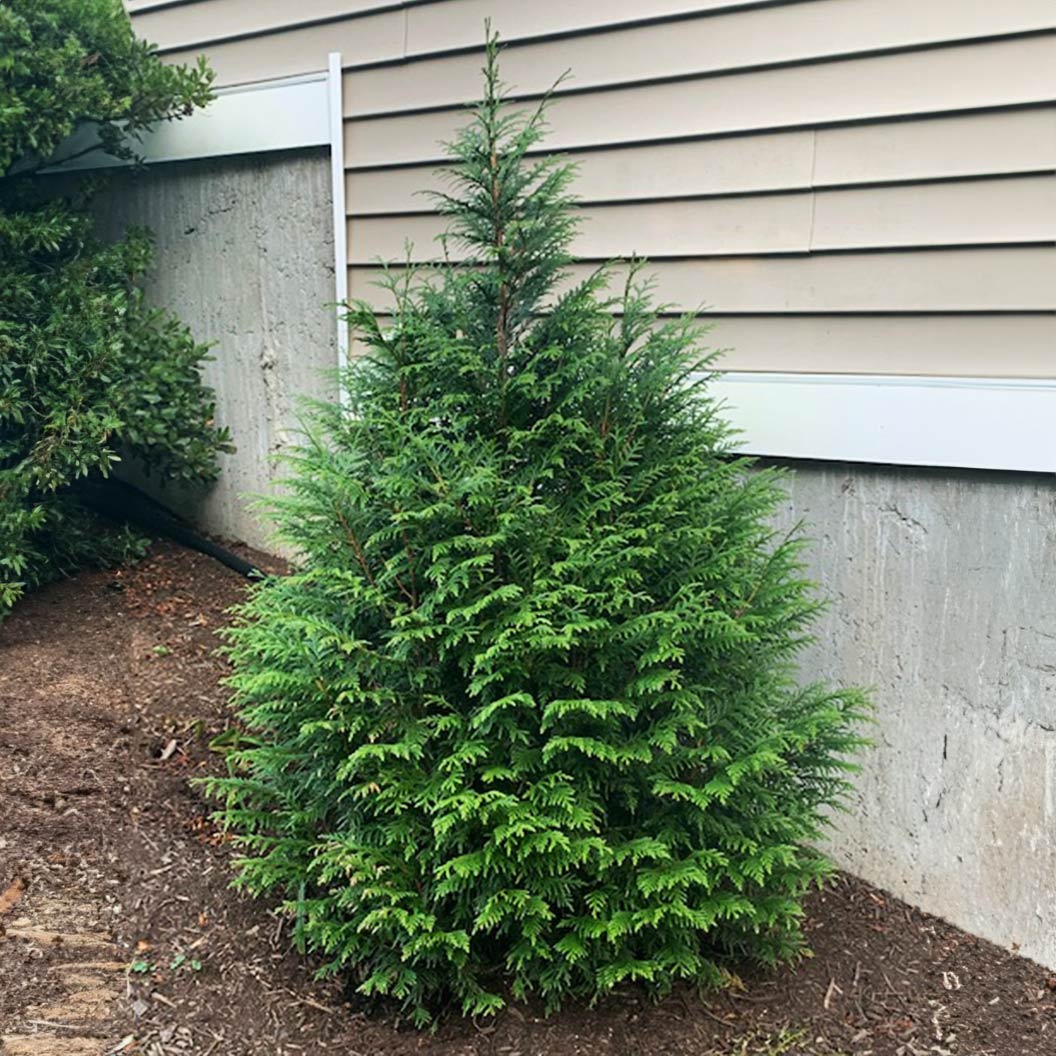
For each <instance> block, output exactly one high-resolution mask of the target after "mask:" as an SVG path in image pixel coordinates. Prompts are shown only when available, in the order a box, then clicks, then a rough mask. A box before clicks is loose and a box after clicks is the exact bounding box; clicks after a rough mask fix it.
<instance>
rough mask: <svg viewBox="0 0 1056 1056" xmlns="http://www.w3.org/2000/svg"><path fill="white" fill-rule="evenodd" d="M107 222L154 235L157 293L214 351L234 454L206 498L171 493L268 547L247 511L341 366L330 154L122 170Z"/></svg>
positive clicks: (173, 499) (213, 374)
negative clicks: (301, 408) (304, 411)
mask: <svg viewBox="0 0 1056 1056" xmlns="http://www.w3.org/2000/svg"><path fill="white" fill-rule="evenodd" d="M98 214H99V217H100V220H101V222H102V227H103V229H104V231H105V232H106V233H108V234H110V235H118V234H120V233H121V231H122V230H123V229H124V228H125V227H126V226H128V225H129V224H146V225H147V226H149V227H150V228H152V229H153V231H154V233H155V236H156V240H157V254H156V267H155V271H154V274H153V275H152V276H151V278H150V280H149V283H148V292H149V294H150V296H151V299H152V300H153V301H154V303H156V304H158V305H162V306H164V307H167V308H170V309H172V310H173V311H174V312H175V313H176V314H177V315H178V316H179V317H180V318H181V319H182V320H183V321H184V322H185V323H186V324H187V325H188V326H190V328H191V330H192V332H193V333H194V335H195V337H197V338H198V339H199V340H200V341H204V342H209V343H212V344H213V346H214V347H213V350H212V355H213V356H214V361H213V362H211V363H209V364H208V366H207V367H206V370H205V375H206V380H207V381H208V382H209V384H210V385H212V386H213V388H214V389H215V390H216V395H217V417H218V420H219V421H220V423H221V424H223V425H226V426H228V427H229V429H230V430H231V434H232V439H233V441H234V443H235V445H236V446H237V448H238V450H237V452H236V453H235V454H234V455H228V456H225V457H224V460H223V473H222V476H221V479H220V481H219V483H218V484H217V485H216V486H215V487H214V488H213V489H212V490H211V492H210V493H209V494H208V495H207V496H204V497H195V498H194V499H192V498H190V497H188V496H174V495H173V494H172V493H171V492H169V493H168V494H167V495H163V496H162V497H163V498H164V499H165V501H167V502H169V503H170V504H173V505H180V506H182V508H183V512H184V513H185V514H187V515H188V516H190V517H192V518H193V519H194V520H196V521H197V522H198V523H199V524H201V525H203V526H204V527H205V528H206V529H208V530H209V531H211V532H215V533H217V534H220V535H223V536H227V537H229V538H234V539H239V540H243V541H245V542H248V543H251V544H253V545H255V546H260V547H265V548H269V547H268V536H269V529H268V527H267V526H266V525H265V524H262V522H261V519H260V517H259V515H257V514H255V513H254V512H253V511H252V510H250V509H249V508H248V503H249V501H250V499H251V497H252V496H253V495H256V494H259V493H261V492H264V491H268V490H269V489H270V487H271V485H272V482H273V480H274V478H275V477H276V475H281V472H282V471H281V468H276V467H275V466H274V465H273V463H272V461H271V458H272V456H273V455H274V454H275V453H276V451H278V450H279V449H280V448H281V447H282V446H283V444H284V442H286V441H287V440H288V439H289V438H290V437H291V435H292V434H293V433H294V432H295V431H296V421H297V400H298V398H299V397H300V396H301V395H308V396H317V397H321V396H332V395H334V388H335V387H334V385H333V382H332V381H331V380H330V379H328V378H326V377H324V375H323V372H324V371H326V370H330V369H332V368H333V367H335V366H336V365H337V362H338V352H337V325H336V321H335V317H334V311H333V309H332V308H331V307H328V305H329V304H331V303H332V302H333V300H334V258H333V221H332V218H331V206H330V163H329V156H328V154H327V152H326V151H317V150H310V151H297V152H289V153H282V154H274V155H257V156H251V157H232V158H222V159H216V160H208V161H189V162H179V163H173V164H168V165H156V166H150V167H149V168H147V169H146V170H145V171H143V172H140V173H131V172H125V173H120V174H118V175H117V176H116V177H114V178H113V182H112V184H111V185H110V186H109V188H108V189H107V190H106V192H105V193H104V194H103V196H102V197H101V199H100V200H99V203H98ZM270 548H271V549H274V547H270Z"/></svg>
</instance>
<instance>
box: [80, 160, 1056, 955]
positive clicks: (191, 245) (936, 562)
mask: <svg viewBox="0 0 1056 1056" xmlns="http://www.w3.org/2000/svg"><path fill="white" fill-rule="evenodd" d="M100 209H101V213H102V216H103V218H104V220H105V223H106V226H107V227H108V228H109V229H110V231H111V232H112V233H114V232H116V231H118V230H119V229H120V228H121V227H123V226H124V225H126V224H128V223H146V224H148V225H149V226H151V227H152V228H153V229H154V231H155V233H156V236H157V244H158V267H157V270H156V274H155V275H154V277H153V279H152V280H151V283H150V290H151V294H152V295H153V297H154V299H155V300H156V301H157V303H159V304H162V305H165V306H167V307H169V308H172V309H173V310H175V311H176V312H177V314H179V315H180V317H181V318H182V319H183V320H184V321H186V322H187V323H188V324H189V325H190V326H191V328H192V330H193V331H194V333H195V334H196V335H197V336H198V337H199V338H200V339H201V340H204V341H211V342H215V348H214V355H215V357H216V360H215V362H213V363H211V364H210V365H209V367H208V370H207V376H208V380H209V381H210V383H211V384H212V385H213V386H214V387H215V389H216V391H217V399H218V407H219V418H220V420H221V421H222V422H223V423H225V424H227V425H228V426H230V428H231V430H232V433H233V436H234V440H235V442H236V443H237V444H238V448H239V450H238V453H237V454H235V455H233V456H230V457H228V458H227V459H226V460H225V465H224V472H223V477H222V479H221V481H220V483H219V485H218V486H217V487H216V488H215V489H214V490H213V492H212V493H211V494H210V495H209V496H208V497H207V498H206V499H205V500H204V502H202V503H201V504H200V507H199V508H198V509H197V510H194V509H188V510H187V511H186V512H188V513H189V514H191V515H192V516H197V519H198V520H199V521H200V523H202V524H204V525H205V527H207V528H208V529H210V530H212V531H215V532H218V533H220V534H223V535H227V536H232V537H235V538H239V539H243V540H245V541H247V542H250V543H253V544H256V545H258V546H264V547H267V545H268V538H267V529H266V527H265V526H262V524H261V523H260V521H259V518H258V517H257V516H256V515H255V514H253V513H252V511H250V510H248V509H247V504H246V497H247V495H249V494H252V493H258V492H261V491H265V490H267V489H268V488H269V486H270V485H271V484H272V482H273V479H274V476H275V473H276V471H275V469H274V467H273V466H272V465H271V464H270V462H269V457H270V456H271V455H273V454H274V453H275V452H276V451H277V450H278V449H279V448H280V447H281V446H282V444H283V443H284V441H286V440H287V439H288V438H289V437H290V435H291V433H292V432H293V431H294V430H295V423H296V417H295V402H296V398H297V396H298V395H299V394H301V393H305V394H312V395H317V396H322V395H327V396H332V395H333V392H332V391H330V389H331V386H332V383H331V382H329V381H327V380H325V379H324V378H323V377H322V375H321V373H320V372H321V371H323V370H326V369H328V368H331V367H332V366H334V365H335V364H336V361H337V351H336V326H335V321H334V316H333V312H332V310H330V309H329V308H327V307H326V304H327V302H329V301H330V300H331V299H332V297H333V257H332V243H331V220H330V215H331V214H330V184H329V168H328V162H327V158H326V155H325V153H323V152H303V153H296V154H284V155H274V156H270V157H252V158H237V159H223V160H218V161H207V162H188V163H181V164H175V165H167V166H157V167H154V168H151V169H149V170H148V171H147V172H146V173H145V174H143V175H138V176H133V175H131V174H125V175H122V176H120V177H119V178H118V179H117V181H116V183H115V185H114V186H113V188H112V189H111V190H110V191H109V192H108V194H107V196H106V197H105V199H104V201H103V203H102V204H101V206H100ZM789 487H790V498H789V503H788V506H787V508H786V509H785V510H784V511H783V512H782V515H781V518H780V519H781V520H782V521H784V522H785V523H786V524H791V523H792V522H793V521H794V520H797V519H800V518H802V519H805V520H806V521H807V522H808V530H809V534H810V535H811V536H812V537H813V538H814V539H815V540H816V544H815V546H814V547H813V548H812V550H811V551H810V556H809V561H810V568H811V574H812V575H813V577H814V578H815V579H816V580H817V582H818V583H819V584H820V585H821V588H822V591H823V593H824V594H825V595H826V596H827V597H828V598H829V599H831V607H830V608H829V610H828V611H827V613H826V614H825V615H824V616H823V617H822V619H821V620H820V622H819V624H818V627H817V637H818V640H817V643H816V644H815V645H814V646H813V647H812V648H811V649H810V650H809V651H808V652H807V653H806V654H805V656H804V658H803V666H804V672H805V674H806V675H807V676H808V677H818V678H821V679H824V680H825V681H829V682H834V683H843V684H858V685H863V686H866V687H871V688H872V690H873V696H874V700H875V702H876V719H877V724H876V726H875V729H874V730H873V736H874V739H875V741H876V746H875V748H874V749H872V750H871V751H870V752H868V753H867V754H866V755H865V756H864V758H863V769H862V772H861V774H860V775H859V777H858V779H857V801H856V802H855V804H854V806H853V810H852V812H851V813H849V814H847V815H844V816H840V817H838V818H837V819H836V821H835V828H834V830H833V834H832V838H831V841H830V844H829V848H828V849H829V851H830V853H831V854H832V855H833V857H834V858H835V859H836V861H837V862H838V863H839V864H840V865H841V866H843V867H844V868H846V869H848V870H849V871H851V872H853V873H856V874H858V875H859V876H862V877H865V878H867V879H869V880H871V881H872V882H874V883H876V884H878V885H880V886H881V887H884V888H886V889H888V890H890V891H892V892H893V893H895V894H897V895H899V896H900V897H902V898H904V899H906V900H908V901H910V902H912V903H915V904H917V905H919V906H922V907H923V908H925V909H927V910H930V911H932V912H934V913H937V914H939V915H940V916H943V917H945V918H947V919H948V920H950V921H952V922H954V923H956V924H958V925H960V926H961V927H963V928H965V929H967V930H968V931H971V932H974V933H976V934H978V935H982V936H984V937H986V938H989V939H991V940H993V941H994V942H997V943H999V944H1001V945H1004V946H1006V947H1007V946H1011V945H1012V944H1018V945H1019V947H1020V949H1021V951H1022V952H1023V953H1024V954H1026V955H1028V956H1030V957H1033V958H1035V959H1036V960H1038V961H1040V962H1042V963H1044V964H1047V965H1049V966H1051V967H1053V968H1056V483H1054V481H1053V480H1052V479H1050V478H1039V477H1030V476H1026V475H1015V474H1003V475H1002V474H984V473H966V472H956V471H948V470H935V471H929V470H908V469H902V470H900V469H892V468H885V467H864V466H847V465H840V464H832V463H830V464H806V465H798V466H796V467H794V474H793V476H792V477H791V479H790V482H789Z"/></svg>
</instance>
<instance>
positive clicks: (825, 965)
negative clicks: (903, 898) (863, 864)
mask: <svg viewBox="0 0 1056 1056" xmlns="http://www.w3.org/2000/svg"><path fill="white" fill-rule="evenodd" d="M256 557H257V559H258V560H261V558H260V555H256ZM243 589H244V581H243V580H241V579H239V578H238V577H237V576H236V575H234V574H233V573H230V572H228V571H227V570H226V569H224V568H223V567H221V566H220V565H217V564H216V563H214V562H212V561H209V560H208V559H206V558H203V557H199V556H197V555H193V554H189V553H187V552H185V551H182V550H179V549H177V548H175V547H173V546H171V545H168V544H158V545H156V546H155V547H154V549H153V550H152V551H151V554H150V556H149V557H148V559H147V560H146V561H144V562H143V563H142V564H140V565H139V566H137V567H135V568H132V569H128V570H123V571H119V572H100V573H89V574H85V575H81V576H79V577H78V578H77V579H75V580H73V581H71V582H67V583H61V584H56V585H54V586H52V587H50V588H48V589H45V590H42V591H39V592H38V593H36V594H35V595H33V596H32V597H29V598H27V599H25V600H24V601H23V602H22V603H20V605H19V606H18V608H17V611H16V612H15V613H14V614H13V615H12V617H11V618H10V619H9V620H8V621H7V622H6V623H5V624H3V625H2V626H0V930H3V931H4V934H3V935H0V1037H2V1038H3V1041H0V1051H3V1052H5V1053H8V1054H11V1056H27V1054H45V1056H94V1054H102V1053H106V1052H115V1053H116V1052H120V1053H124V1054H129V1056H132V1054H146V1056H168V1054H175V1053H197V1054H200V1056H213V1054H215V1056H243V1054H245V1056H250V1054H252V1056H282V1054H300V1053H311V1054H314V1053H326V1052H334V1053H342V1054H345V1056H357V1054H358V1056H395V1054H411V1053H433V1054H442V1056H455V1054H467V1056H469V1054H474V1056H537V1054H538V1056H543V1054H546V1056H572V1054H576V1056H594V1054H601V1053H619V1054H620V1056H634V1054H649V1056H654V1054H657V1056H659V1054H680V1056H712V1054H714V1056H749V1054H753V1053H754V1054H769V1056H779V1054H782V1053H792V1054H813V1056H834V1054H838V1053H839V1054H845V1056H868V1054H873V1056H922V1054H929V1056H984V1054H985V1056H1035V1054H1036V1056H1042V1054H1045V1056H1051V1054H1053V1053H1056V978H1053V977H1052V973H1049V972H1046V971H1044V970H1043V969H1041V968H1039V967H1038V966H1037V965H1035V964H1033V963H1031V962H1029V961H1026V960H1024V959H1022V958H1019V957H1017V956H1015V955H1014V954H1012V953H1010V952H1007V951H1004V950H1001V949H999V948H997V947H995V946H992V945H990V944H988V943H986V942H983V941H981V940H978V939H975V938H972V937H971V936H969V935H966V934H965V933H964V932H961V931H959V930H958V929H956V928H954V927H951V926H950V925H948V924H946V923H944V922H943V921H941V920H937V919H935V918H933V917H929V916H928V915H926V914H924V913H921V912H918V911H917V910H915V909H913V908H911V907H909V906H907V905H905V904H904V903H902V902H899V901H898V900H897V899H895V898H893V897H891V896H889V895H886V894H884V893H883V892H880V891H877V890H875V889H873V888H871V887H870V886H868V885H867V884H864V883H862V882H861V881H858V880H854V879H852V878H850V877H842V878H841V879H840V880H839V881H838V882H837V883H836V884H835V885H834V886H833V887H832V888H831V889H829V890H828V891H826V892H825V893H822V894H818V895H816V896H814V897H813V898H812V899H811V900H810V903H809V907H808V908H809V932H810V941H811V944H812V946H813V948H814V951H815V955H814V956H813V957H812V958H811V959H809V960H806V961H804V962H803V963H802V964H801V965H800V966H798V968H796V969H795V970H782V971H779V972H776V973H773V974H771V975H766V974H757V975H755V976H753V977H748V978H746V979H745V988H744V989H743V990H737V991H730V992H726V993H722V994H718V995H714V996H712V997H711V998H710V999H709V1000H708V1001H707V1002H704V1001H702V1000H700V999H699V998H697V997H696V996H695V995H693V994H690V993H688V992H687V993H683V994H677V995H675V996H674V997H672V998H669V999H668V1000H666V1001H664V1002H662V1003H660V1004H659V1005H654V1004H652V1003H650V1002H649V1001H648V1000H647V999H645V998H644V997H643V996H642V995H641V994H640V993H638V992H636V991H633V990H632V991H628V992H626V993H623V994H621V995H619V996H618V997H616V998H613V999H612V1000H609V1001H607V1002H605V1003H604V1004H603V1005H602V1006H600V1007H597V1008H594V1009H589V1008H582V1007H577V1008H569V1009H568V1010H566V1011H564V1012H562V1013H561V1014H559V1015H557V1016H555V1017H553V1018H552V1019H549V1020H546V1019H543V1018H542V1017H541V1015H540V1014H539V1011H538V1010H537V1009H535V1008H532V1007H526V1006H524V1007H512V1008H510V1009H509V1010H508V1011H507V1012H505V1013H504V1014H502V1015H501V1016H499V1017H498V1018H496V1019H494V1020H488V1021H483V1022H476V1023H473V1022H466V1021H464V1020H459V1019H453V1020H450V1021H448V1022H446V1023H444V1024H443V1025H442V1026H441V1027H440V1029H439V1030H438V1032H437V1033H436V1034H434V1035H430V1034H424V1035H420V1034H417V1033H415V1032H413V1031H411V1030H409V1029H408V1028H407V1027H406V1026H404V1025H401V1024H398V1023H396V1022H394V1020H393V1018H392V1016H391V1014H386V1013H379V1014H374V1015H368V1014H366V1013H365V1012H363V1011H362V1010H360V1009H359V1007H358V1006H356V1005H355V1004H349V1003H347V1002H346V1000H345V996H344V995H343V993H342V991H341V987H340V984H339V983H336V982H330V983H318V982H315V981H313V969H314V964H313V962H312V960H311V959H310V958H302V957H300V956H298V955H297V954H296V953H295V952H293V951H292V950H291V948H290V942H289V925H288V922H287V921H286V920H285V919H283V918H282V917H281V916H278V915H276V914H275V913H274V912H273V911H272V909H271V907H269V906H268V905H266V904H262V903H261V902H259V901H256V900H253V899H250V898H248V897H247V896H244V895H240V894H238V893H236V892H234V891H232V890H231V889H230V888H229V886H228V881H229V878H230V875H231V874H230V871H229V868H228V858H229V855H230V848H229V847H228V846H227V845H226V844H225V843H224V841H223V839H222V837H221V836H220V835H219V834H218V833H217V832H216V831H215V829H214V828H213V826H212V825H211V823H210V822H209V820H208V816H207V815H208V806H207V804H206V803H204V802H203V800H202V798H201V796H200V794H199V793H198V792H197V791H195V790H194V789H193V788H192V787H191V786H190V785H189V783H188V779H189V778H190V777H193V776H195V775H201V774H203V773H206V772H208V771H209V769H210V768H211V767H215V766H216V765H217V761H216V759H215V757H213V756H211V755H210V753H209V751H208V749H207V747H206V745H207V742H208V741H209V739H210V738H211V737H212V736H214V735H215V734H216V733H218V732H220V731H221V730H223V729H224V728H225V727H226V725H227V723H228V721H229V716H228V714H227V712H226V711H225V704H224V692H223V690H222V688H221V687H220V686H219V684H218V680H219V679H220V678H221V677H222V675H223V673H224V665H223V662H222V661H221V660H220V659H218V658H217V657H216V655H215V654H214V648H215V645H216V639H215V636H214V632H215V629H216V628H217V627H218V626H220V625H221V624H222V623H223V621H224V619H225V616H224V612H225V609H226V608H227V606H229V605H230V604H232V603H233V602H234V601H236V600H237V599H238V598H239V596H240V595H241V593H242V591H243Z"/></svg>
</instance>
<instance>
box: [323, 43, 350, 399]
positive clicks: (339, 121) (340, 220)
mask: <svg viewBox="0 0 1056 1056" xmlns="http://www.w3.org/2000/svg"><path fill="white" fill-rule="evenodd" d="M328 62H329V67H328V70H327V100H328V102H327V114H328V118H329V129H328V134H329V143H330V187H331V199H332V201H333V209H334V294H335V296H334V300H335V301H336V302H337V308H336V311H337V355H338V367H345V366H347V365H348V357H349V347H350V340H349V333H348V324H347V323H346V322H345V320H344V311H345V310H344V303H345V302H346V301H347V300H348V216H347V210H346V209H345V127H344V103H343V100H342V96H341V76H342V74H341V52H339V51H332V52H330V55H329V57H328ZM340 392H341V399H342V401H343V400H344V399H345V397H346V395H347V394H346V392H345V387H344V385H341V387H340Z"/></svg>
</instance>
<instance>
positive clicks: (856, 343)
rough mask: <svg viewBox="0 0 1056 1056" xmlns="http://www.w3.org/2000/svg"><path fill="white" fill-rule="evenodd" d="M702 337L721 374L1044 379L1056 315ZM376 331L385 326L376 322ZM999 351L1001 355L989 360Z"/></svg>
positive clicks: (782, 328)
mask: <svg viewBox="0 0 1056 1056" xmlns="http://www.w3.org/2000/svg"><path fill="white" fill-rule="evenodd" d="M706 321H707V322H710V323H712V324H713V326H712V328H711V330H710V331H709V332H707V333H706V334H705V337H704V339H703V343H704V345H705V346H707V347H711V348H713V349H717V350H723V354H722V356H721V365H722V367H723V369H725V370H734V371H761V372H777V373H784V372H787V371H788V364H789V362H790V361H792V362H795V363H796V364H800V365H802V369H803V370H809V371H812V372H815V373H818V374H848V373H859V374H898V375H910V376H912V375H920V374H939V375H961V376H968V377H981V378H1031V377H1036V376H1037V375H1038V374H1039V373H1041V374H1045V373H1050V374H1051V364H1052V354H1053V349H1054V348H1056V315H1053V314H1051V313H1041V312H1039V313H1036V314H1032V315H1025V314H1024V315H1008V314H1005V313H989V314H988V313H979V312H976V313H972V314H962V315H957V314H945V313H942V314H934V313H932V314H927V315H920V314H878V315H861V314H855V315H825V314H814V313H810V314H797V315H719V314H717V313H714V312H712V313H709V315H708V318H707V320H706ZM381 322H382V324H383V325H386V324H388V323H389V322H391V320H390V319H389V318H388V317H387V316H382V317H381ZM995 349H1001V350H1003V352H1005V353H1007V354H1002V355H995V354H994V350H995Z"/></svg>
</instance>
